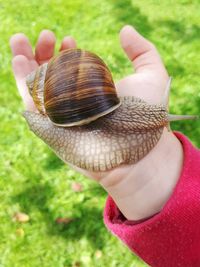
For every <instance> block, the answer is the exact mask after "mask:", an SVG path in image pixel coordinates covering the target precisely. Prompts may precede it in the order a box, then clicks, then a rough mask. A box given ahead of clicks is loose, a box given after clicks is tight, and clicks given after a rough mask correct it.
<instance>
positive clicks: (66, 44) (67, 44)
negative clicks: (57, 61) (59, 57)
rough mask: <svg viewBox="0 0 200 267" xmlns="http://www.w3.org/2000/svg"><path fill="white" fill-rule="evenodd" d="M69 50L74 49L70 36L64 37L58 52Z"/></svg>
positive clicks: (74, 44) (74, 43) (73, 41)
mask: <svg viewBox="0 0 200 267" xmlns="http://www.w3.org/2000/svg"><path fill="white" fill-rule="evenodd" d="M70 48H76V41H75V40H74V39H73V38H72V37H71V36H66V37H64V39H63V41H62V43H61V46H60V51H62V50H65V49H70Z"/></svg>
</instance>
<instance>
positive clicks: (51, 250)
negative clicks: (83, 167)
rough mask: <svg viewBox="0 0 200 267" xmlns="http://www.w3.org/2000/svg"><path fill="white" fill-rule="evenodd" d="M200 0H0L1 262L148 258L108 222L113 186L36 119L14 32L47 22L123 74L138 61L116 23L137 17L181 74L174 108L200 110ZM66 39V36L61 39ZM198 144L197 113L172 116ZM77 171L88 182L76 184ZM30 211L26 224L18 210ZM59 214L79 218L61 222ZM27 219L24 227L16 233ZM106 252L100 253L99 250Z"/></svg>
mask: <svg viewBox="0 0 200 267" xmlns="http://www.w3.org/2000/svg"><path fill="white" fill-rule="evenodd" d="M199 4H200V3H199V0H196V1H195V0H193V1H192V0H188V1H187V0H179V1H171V0H170V1H169V0H163V1H156V0H151V1H147V0H135V1H130V0H101V1H98V0H93V1H92V0H90V1H80V0H76V1H75V0H68V1H64V0H57V1H55V0H54V1H53V0H51V1H41V0H40V1H39V0H34V1H26V0H19V1H14V0H13V1H12V0H8V1H5V0H4V1H3V0H0V23H1V24H0V38H1V39H0V43H1V45H0V81H1V87H0V129H1V131H0V188H1V189H0V233H1V234H0V266H1V267H33V266H34V267H35V266H43V267H49V266H53V267H70V266H74V267H75V266H87V267H88V266H95V267H96V266H97V267H98V266H101V267H102V266H103V267H104V266H106V267H128V266H131V267H142V266H146V265H145V264H144V263H142V261H140V260H139V259H138V258H137V257H136V256H134V255H133V254H132V253H131V252H130V251H129V250H128V249H127V248H126V247H125V246H124V245H123V244H122V243H121V242H120V241H119V240H117V238H116V237H114V236H112V235H111V234H110V233H109V232H108V231H107V230H106V228H105V226H104V224H103V221H102V210H103V207H104V203H105V199H106V193H105V192H104V191H103V190H102V189H101V188H100V187H99V186H98V185H97V184H96V183H94V182H92V181H90V180H89V179H86V178H85V177H83V176H82V175H80V174H78V173H76V172H75V171H73V170H71V169H70V168H69V167H67V166H66V165H64V164H63V163H62V162H61V161H60V160H59V159H57V158H56V156H55V155H54V154H53V153H52V152H51V151H50V149H48V148H47V147H46V146H45V145H44V144H43V143H42V141H40V140H39V139H37V138H36V137H35V136H34V135H33V134H32V133H31V132H30V131H29V129H28V127H27V125H26V123H25V121H24V119H23V118H22V116H21V112H22V111H23V106H22V103H21V101H20V97H19V96H18V94H17V91H16V86H15V81H14V79H13V76H12V72H11V65H10V61H11V53H10V50H9V46H8V42H9V38H10V36H11V35H12V34H14V33H16V32H24V33H25V34H27V35H28V37H29V38H30V40H31V42H32V44H35V42H36V39H37V36H38V34H39V32H40V31H41V30H42V29H44V28H46V29H51V30H53V31H54V32H55V34H56V36H57V40H58V45H59V43H60V41H61V39H62V37H63V36H64V35H66V34H70V35H72V36H74V37H75V38H76V40H77V43H78V46H79V47H81V48H85V49H87V50H91V51H93V52H96V53H97V54H98V55H100V56H101V57H102V58H103V59H104V60H105V62H106V63H107V64H108V65H109V67H110V68H111V70H112V73H113V75H114V78H115V79H116V80H117V79H119V78H120V77H122V76H123V75H126V74H128V73H129V72H131V71H132V69H131V66H130V64H129V62H128V61H127V59H126V57H125V56H124V54H123V52H122V50H121V49H120V46H119V42H118V32H119V30H120V28H121V27H122V26H123V25H124V24H132V25H134V26H135V27H136V29H138V30H139V31H140V32H141V33H142V34H143V35H144V36H146V37H147V38H149V39H150V40H151V41H153V42H154V43H155V44H156V45H157V47H158V49H159V51H160V53H161V55H162V58H163V60H164V62H165V64H166V66H167V69H168V71H169V73H170V75H172V76H173V77H174V81H173V88H172V93H171V98H170V111H171V113H179V114H184V113H188V114H200V93H199V92H200V77H199V73H200V66H199V62H200V57H199V51H200V42H199V36H200V25H199V17H200V11H199ZM57 48H58V46H57ZM172 128H173V129H175V130H179V131H182V132H183V133H185V134H186V135H188V136H189V137H190V139H191V140H192V141H193V142H194V143H195V144H196V145H200V140H199V135H200V124H199V122H198V121H197V122H177V123H174V124H173V125H172ZM73 181H77V182H79V183H81V184H82V185H83V188H84V190H83V192H79V193H75V192H73V190H72V189H71V184H72V182H73ZM17 211H22V212H25V213H27V214H29V216H30V218H31V219H30V221H29V222H28V223H26V224H20V223H16V222H14V221H13V220H12V216H13V214H14V213H15V212H17ZM58 217H72V218H74V221H72V222H71V223H70V224H68V225H65V226H62V225H58V224H56V223H55V219H56V218H58ZM19 228H23V230H24V237H20V236H18V235H17V234H16V230H17V229H19ZM99 250H100V251H101V252H102V255H100V257H98V255H97V251H99Z"/></svg>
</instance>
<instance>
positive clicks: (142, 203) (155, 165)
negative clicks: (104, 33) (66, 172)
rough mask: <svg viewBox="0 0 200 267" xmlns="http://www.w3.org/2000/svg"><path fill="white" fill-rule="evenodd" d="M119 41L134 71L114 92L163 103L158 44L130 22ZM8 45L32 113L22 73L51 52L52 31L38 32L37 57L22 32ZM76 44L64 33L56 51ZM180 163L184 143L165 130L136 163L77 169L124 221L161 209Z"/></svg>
mask: <svg viewBox="0 0 200 267" xmlns="http://www.w3.org/2000/svg"><path fill="white" fill-rule="evenodd" d="M120 41H121V45H122V48H123V49H124V51H125V53H126V54H127V56H128V58H129V59H130V61H131V62H132V64H133V67H134V69H135V73H134V74H131V75H129V76H127V77H125V78H124V79H122V80H121V81H119V82H118V83H117V84H116V88H117V91H118V94H119V95H121V96H125V95H134V96H138V97H140V98H142V99H144V100H145V101H147V102H149V103H161V102H162V100H163V97H164V91H165V89H166V85H167V82H168V79H169V77H168V74H167V71H166V69H165V67H164V65H163V63H162V61H161V59H160V56H159V54H158V52H157V50H156V48H155V47H154V45H153V44H151V43H150V42H149V41H147V40H146V39H145V38H144V37H142V36H141V35H140V34H139V33H138V32H136V31H135V30H134V29H133V28H132V27H130V26H125V27H124V28H123V29H122V30H121V33H120ZM10 45H11V49H12V53H13V72H14V75H15V79H16V83H17V86H18V90H19V93H20V95H21V96H22V99H23V102H24V104H25V106H26V109H27V110H31V111H35V110H36V108H35V106H34V103H33V101H32V99H31V97H30V95H29V93H28V89H27V87H26V83H25V77H26V76H27V74H29V73H30V72H31V71H33V70H34V69H36V68H37V67H38V65H40V64H42V63H44V62H47V61H48V60H49V59H50V58H51V57H52V56H53V54H54V46H55V36H54V34H53V33H52V32H50V31H43V32H41V34H40V36H39V39H38V42H37V45H36V49H35V55H34V54H33V52H32V48H31V45H30V43H29V41H28V39H27V38H26V37H25V36H24V35H23V34H16V35H14V36H13V37H12V38H11V41H10ZM75 46H76V44H75V41H74V40H73V39H72V38H71V37H65V38H64V40H63V42H62V44H61V48H60V50H63V49H67V48H73V47H75ZM181 166H182V147H181V145H180V143H179V141H178V140H177V139H176V137H175V136H174V135H173V134H172V133H171V132H168V131H167V130H164V133H163V135H162V137H161V139H160V141H159V142H158V144H157V145H156V147H155V148H154V149H153V150H152V151H151V152H150V153H149V154H148V155H147V156H145V157H144V158H143V159H142V160H140V161H139V162H138V163H137V164H135V165H127V166H122V167H119V168H116V169H114V170H111V171H109V172H104V173H91V172H87V171H85V170H82V169H80V168H76V169H78V170H79V171H80V172H82V173H84V174H86V175H87V176H89V177H91V178H93V179H95V180H97V181H98V182H99V183H100V184H101V185H102V186H103V187H104V188H105V190H106V191H107V192H108V193H109V194H110V195H111V196H112V197H113V199H114V200H115V202H116V204H117V206H118V207H119V209H120V210H121V212H122V213H123V214H124V216H125V217H126V218H127V219H129V220H138V219H142V218H146V217H149V216H151V215H153V214H155V213H157V212H159V211H160V210H161V208H162V206H163V205H164V204H165V203H166V201H167V200H168V198H169V197H170V195H171V193H172V191H173V188H174V186H175V184H176V182H177V180H178V178H179V174H180V171H181ZM160 188H161V190H160Z"/></svg>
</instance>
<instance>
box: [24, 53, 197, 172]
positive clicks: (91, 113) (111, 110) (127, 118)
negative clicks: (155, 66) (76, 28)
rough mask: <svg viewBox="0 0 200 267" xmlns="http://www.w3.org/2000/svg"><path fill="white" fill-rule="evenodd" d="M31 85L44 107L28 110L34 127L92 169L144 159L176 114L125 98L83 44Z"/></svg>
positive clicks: (71, 159) (66, 157)
mask: <svg viewBox="0 0 200 267" xmlns="http://www.w3.org/2000/svg"><path fill="white" fill-rule="evenodd" d="M27 85H28V87H29V92H30V94H31V95H32V97H33V100H34V102H35V104H36V107H37V108H38V110H39V113H34V112H28V111H26V112H25V113H24V116H25V118H26V120H27V122H28V124H29V126H30V128H31V130H32V131H33V132H34V133H35V134H36V135H37V136H39V137H40V138H41V139H42V140H44V141H45V142H46V143H47V144H48V145H49V146H50V147H51V148H52V149H53V150H54V151H55V153H56V154H57V155H58V156H59V157H60V158H61V159H62V160H63V161H65V162H67V163H71V164H73V165H76V166H78V167H80V168H83V169H87V170H90V171H107V170H110V169H113V168H116V167H118V166H120V165H122V164H134V163H136V162H138V161H139V160H140V159H142V158H143V157H144V156H145V155H147V154H148V153H149V151H151V149H152V148H153V147H154V146H155V145H156V144H157V142H158V141H159V139H160V137H161V135H162V132H163V129H164V127H165V126H167V125H168V123H169V121H170V120H174V119H176V117H172V116H171V117H170V116H169V115H168V112H167V108H166V106H165V105H163V104H160V105H150V104H148V103H146V102H145V101H143V100H141V99H139V98H136V97H133V96H128V97H120V98H119V97H118V96H117V94H116V90H115V86H114V82H113V79H112V76H111V74H110V72H109V69H108V68H107V66H106V65H105V63H104V62H103V61H102V60H101V59H100V58H99V57H97V56H96V55H94V54H93V53H90V52H86V51H83V50H80V49H69V50H65V51H63V52H61V53H60V54H59V55H58V56H56V57H54V58H53V59H52V60H50V62H49V63H48V64H44V65H42V66H40V68H39V69H38V70H36V71H35V72H34V73H31V74H30V75H29V76H28V77H27ZM181 118H182V119H184V118H185V119H189V118H193V117H192V116H188V117H186V116H185V117H184V116H182V117H181ZM179 119H180V118H179Z"/></svg>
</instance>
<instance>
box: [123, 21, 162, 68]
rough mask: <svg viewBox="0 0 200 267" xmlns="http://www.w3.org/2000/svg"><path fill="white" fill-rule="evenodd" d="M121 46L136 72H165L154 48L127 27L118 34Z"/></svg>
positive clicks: (132, 29) (131, 28)
mask: <svg viewBox="0 0 200 267" xmlns="http://www.w3.org/2000/svg"><path fill="white" fill-rule="evenodd" d="M120 41H121V46H122V48H123V49H124V51H125V53H126V54H127V56H128V58H129V59H130V61H131V62H132V63H133V66H134V68H135V70H136V72H146V71H152V70H156V71H165V67H164V65H163V63H162V60H161V58H160V56H159V54H158V51H157V50H156V48H155V46H154V45H153V44H152V43H151V42H149V41H148V40H146V39H145V38H144V37H143V36H142V35H140V34H139V33H138V32H137V31H136V30H135V29H134V28H133V27H131V26H129V25H127V26H125V27H123V28H122V30H121V32H120Z"/></svg>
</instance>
